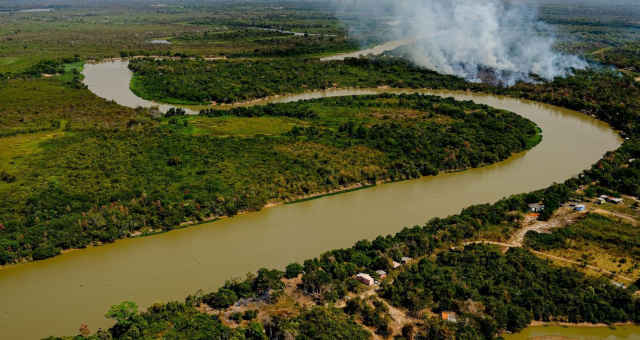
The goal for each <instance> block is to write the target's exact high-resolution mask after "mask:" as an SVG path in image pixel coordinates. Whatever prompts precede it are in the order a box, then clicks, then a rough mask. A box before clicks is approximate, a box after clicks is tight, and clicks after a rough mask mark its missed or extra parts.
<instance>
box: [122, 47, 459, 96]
mask: <svg viewBox="0 0 640 340" xmlns="http://www.w3.org/2000/svg"><path fill="white" fill-rule="evenodd" d="M129 68H130V69H131V70H132V71H133V72H134V73H135V82H134V84H135V86H134V87H133V90H134V91H135V92H136V93H138V94H139V95H142V96H144V97H146V99H154V100H159V101H167V100H182V101H189V102H193V103H208V102H212V101H214V102H220V103H233V102H238V101H244V100H249V99H255V98H262V97H267V96H271V95H275V94H283V93H298V92H301V91H305V90H315V89H328V88H332V87H378V86H382V85H388V86H392V87H402V88H447V89H457V90H461V89H467V88H469V86H471V85H470V84H468V83H467V82H465V81H464V80H463V79H460V78H457V77H453V76H443V75H439V74H437V73H435V72H433V71H430V70H426V69H424V68H420V67H417V66H414V65H413V64H411V63H409V62H407V61H403V60H400V59H395V58H379V59H374V60H370V59H347V60H345V61H339V62H321V61H319V60H303V59H289V58H277V59H270V60H243V61H204V60H150V59H139V60H133V61H131V62H130V63H129ZM138 87H139V88H138Z"/></svg>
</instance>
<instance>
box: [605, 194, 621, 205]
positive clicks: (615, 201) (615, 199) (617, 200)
mask: <svg viewBox="0 0 640 340" xmlns="http://www.w3.org/2000/svg"><path fill="white" fill-rule="evenodd" d="M607 200H608V201H609V202H611V203H613V204H620V203H622V198H617V197H611V196H609V198H608V199H607Z"/></svg>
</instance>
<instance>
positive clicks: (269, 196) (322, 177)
mask: <svg viewBox="0 0 640 340" xmlns="http://www.w3.org/2000/svg"><path fill="white" fill-rule="evenodd" d="M26 82H30V80H29V81H26ZM38 82H41V83H43V84H44V85H50V86H51V88H50V89H51V91H54V92H55V91H60V90H58V89H57V88H56V87H55V86H54V85H55V83H53V84H49V83H47V81H44V80H38ZM51 82H54V81H53V80H51ZM14 83H15V84H17V85H20V86H22V85H23V82H21V81H11V82H10V84H9V86H8V87H7V91H12V89H10V88H11V86H12V84H14ZM46 89H48V88H47V87H45V86H42V87H41V90H43V91H44V90H46ZM64 91H66V90H64V89H63V90H62V93H64ZM74 91H77V92H78V93H86V92H87V90H86V89H77V90H74ZM74 93H75V92H74ZM55 98H56V97H49V100H48V101H47V102H46V103H47V105H56V104H57V105H60V104H61V102H64V103H66V99H67V98H68V97H60V99H57V100H56V99H55ZM109 105H112V104H109ZM107 107H110V106H107ZM356 107H357V108H358V109H357V110H354V108H356ZM32 108H33V110H39V109H38V106H35V105H33V106H32ZM52 112H55V111H52ZM94 112H95V113H96V114H97V113H99V112H100V111H94ZM127 112H130V113H131V114H132V115H135V114H137V112H136V111H135V110H129V111H127ZM140 116H141V117H144V115H142V114H140ZM260 116H261V118H259V117H260ZM52 118H53V116H52ZM265 118H270V120H265ZM75 119H77V118H73V119H69V123H67V125H68V126H69V128H65V130H64V131H63V132H61V133H60V134H59V135H58V136H57V137H56V138H47V139H43V140H42V141H41V142H40V143H38V144H35V145H34V147H35V149H34V150H33V151H32V152H31V153H29V154H28V155H25V156H24V157H17V156H16V155H13V156H11V155H10V156H8V157H9V159H8V160H9V162H8V164H11V167H6V169H5V166H3V169H2V171H3V173H4V174H6V180H4V182H3V183H1V184H0V190H2V193H3V195H4V197H5V198H6V199H4V200H3V201H2V203H1V205H0V222H1V223H2V226H3V228H2V230H0V242H1V243H2V245H3V247H2V248H1V249H0V263H2V264H4V263H12V262H16V261H20V260H23V259H35V260H37V259H43V258H46V257H50V256H54V255H56V254H58V253H59V251H60V250H61V249H68V248H81V247H85V246H87V245H89V244H94V243H103V242H112V241H114V240H116V239H119V238H123V237H127V236H129V235H130V234H132V233H134V232H137V231H139V230H141V229H144V228H152V229H154V230H157V229H165V230H166V229H172V228H175V227H176V226H178V225H180V224H181V223H183V222H185V221H194V220H196V221H201V220H205V219H210V218H214V217H218V216H232V215H235V214H236V213H238V212H241V211H248V210H258V209H261V208H262V207H263V206H264V205H265V204H267V203H268V202H273V201H286V200H290V199H293V198H296V197H300V196H306V195H309V194H313V193H318V192H327V191H331V190H334V189H337V188H342V187H348V186H349V185H352V184H356V183H375V182H376V181H378V180H402V179H408V178H416V177H420V176H426V175H434V174H437V173H438V171H442V170H454V169H455V170H457V169H465V168H471V167H478V166H482V165H485V164H491V163H494V162H497V161H500V160H503V159H505V158H507V157H509V156H510V155H511V154H512V153H514V152H519V151H522V150H525V149H526V148H528V147H532V146H533V145H531V140H534V139H535V138H536V135H537V134H538V130H537V129H536V127H535V125H534V124H533V123H532V122H530V121H528V120H526V119H524V118H522V117H520V116H518V115H515V114H513V113H510V112H506V111H500V110H496V109H492V108H489V107H487V106H484V105H476V104H474V103H472V102H456V101H454V100H453V99H443V98H440V97H432V96H421V95H400V96H395V95H379V96H360V97H344V98H327V99H320V100H312V101H305V102H300V103H290V104H276V105H267V106H260V107H252V108H237V109H232V110H230V111H211V110H210V111H206V112H203V114H202V115H200V116H198V117H183V116H174V117H167V118H164V119H160V120H158V119H151V118H146V120H145V119H144V118H133V117H132V118H130V119H129V121H128V122H127V123H124V122H121V123H120V125H118V126H113V127H111V128H99V127H94V126H92V124H96V123H98V122H101V123H103V124H104V123H106V122H104V121H103V120H102V119H101V116H100V115H99V114H98V115H93V116H90V115H88V116H84V117H83V118H82V119H85V120H87V125H80V124H79V123H76V121H75ZM253 119H258V121H257V122H259V123H265V122H268V123H270V124H273V127H269V128H268V129H265V128H264V127H263V126H262V125H260V127H256V126H254V125H251V124H244V123H243V122H246V123H248V122H251V121H252V120H253ZM92 121H93V122H94V123H90V122H92ZM131 122H141V123H144V122H148V123H144V124H142V125H141V124H138V123H136V124H132V123H131ZM229 122H232V123H231V124H232V125H229ZM240 123H242V124H243V125H242V126H244V127H243V128H239V127H238V124H240ZM16 124H18V123H16ZM18 126H20V125H19V124H18ZM215 126H219V127H215ZM265 132H273V133H272V134H270V135H267V134H265ZM7 147H11V146H9V145H8V146H7ZM140 174H144V176H140Z"/></svg>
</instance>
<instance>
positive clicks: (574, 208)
mask: <svg viewBox="0 0 640 340" xmlns="http://www.w3.org/2000/svg"><path fill="white" fill-rule="evenodd" d="M585 209H586V208H585V206H584V204H576V206H575V207H573V210H575V211H584V210H585Z"/></svg>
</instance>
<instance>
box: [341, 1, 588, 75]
mask: <svg viewBox="0 0 640 340" xmlns="http://www.w3.org/2000/svg"><path fill="white" fill-rule="evenodd" d="M341 6H342V8H343V9H344V8H345V7H349V8H350V9H355V8H360V9H362V8H365V9H366V12H364V11H360V12H359V13H361V14H359V15H358V16H359V18H357V19H361V20H365V21H366V20H369V19H370V16H371V15H383V16H385V17H388V18H390V20H389V21H388V22H389V24H390V25H391V27H392V29H391V31H392V33H391V34H390V38H392V39H407V38H411V39H415V43H414V44H411V45H409V46H407V47H405V49H406V51H405V53H406V55H407V56H408V57H409V58H410V59H411V60H412V61H413V62H415V63H416V64H418V65H420V66H424V67H427V68H430V69H433V70H436V71H438V72H441V73H446V74H453V75H457V76H460V77H464V78H466V79H468V80H470V81H481V80H483V79H487V78H491V79H492V80H495V81H498V82H500V83H502V84H505V85H511V84H513V83H515V82H516V81H519V80H523V81H530V80H532V78H531V74H535V75H537V76H539V77H542V78H545V79H552V78H553V77H556V76H565V75H567V74H568V73H570V72H571V69H572V68H575V69H581V68H584V67H586V65H587V64H586V62H584V61H583V60H581V59H580V58H578V57H576V56H570V55H566V54H562V53H559V52H557V51H554V49H553V45H554V41H555V40H554V34H553V30H552V28H551V26H549V25H547V24H545V23H543V22H541V21H539V20H538V18H537V8H536V5H535V4H534V3H531V2H529V3H527V4H522V3H514V2H509V1H505V0H404V1H394V0H374V1H371V0H369V1H357V0H355V1H352V2H349V3H348V4H347V5H345V3H343V4H342V5H341ZM345 12H346V10H345ZM352 19H353V17H352ZM353 22H357V20H356V21H353V20H352V23H353Z"/></svg>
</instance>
